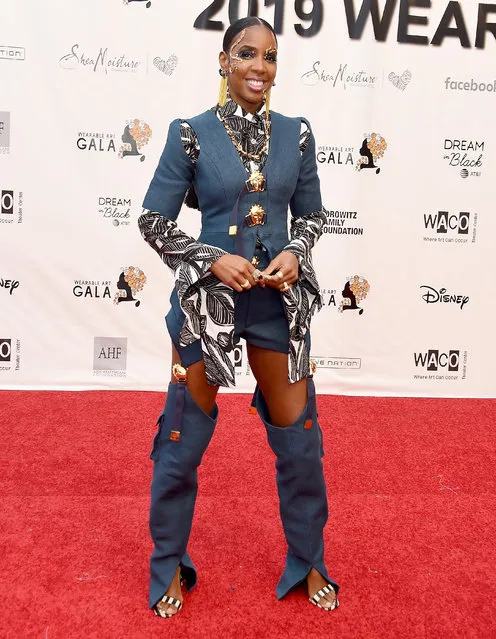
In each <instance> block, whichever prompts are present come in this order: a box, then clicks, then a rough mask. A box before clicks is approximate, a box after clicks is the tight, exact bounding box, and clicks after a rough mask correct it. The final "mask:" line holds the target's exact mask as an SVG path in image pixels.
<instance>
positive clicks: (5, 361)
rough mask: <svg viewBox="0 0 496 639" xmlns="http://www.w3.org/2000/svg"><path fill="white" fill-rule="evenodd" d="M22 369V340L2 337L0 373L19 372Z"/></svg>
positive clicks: (0, 341) (0, 339) (0, 343)
mask: <svg viewBox="0 0 496 639" xmlns="http://www.w3.org/2000/svg"><path fill="white" fill-rule="evenodd" d="M20 368H21V340H20V339H16V340H13V339H12V338H11V337H8V338H7V337H0V371H18V370H19V369H20Z"/></svg>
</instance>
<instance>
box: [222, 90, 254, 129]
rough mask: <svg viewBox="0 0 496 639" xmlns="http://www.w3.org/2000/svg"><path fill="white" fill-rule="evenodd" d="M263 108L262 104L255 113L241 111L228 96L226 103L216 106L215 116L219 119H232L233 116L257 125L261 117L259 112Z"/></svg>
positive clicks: (240, 107)
mask: <svg viewBox="0 0 496 639" xmlns="http://www.w3.org/2000/svg"><path fill="white" fill-rule="evenodd" d="M263 108H264V103H263V102H262V104H261V105H260V106H259V108H258V109H257V110H256V111H255V113H250V112H249V111H246V109H243V107H242V106H240V105H239V104H238V103H237V102H235V101H234V100H233V99H232V98H230V97H229V96H228V98H227V102H226V103H225V104H224V106H219V105H217V115H218V116H220V117H221V118H232V117H233V116H236V117H239V118H244V119H245V120H247V121H248V122H253V123H254V124H259V123H261V122H262V119H263V116H262V115H261V111H262V110H263Z"/></svg>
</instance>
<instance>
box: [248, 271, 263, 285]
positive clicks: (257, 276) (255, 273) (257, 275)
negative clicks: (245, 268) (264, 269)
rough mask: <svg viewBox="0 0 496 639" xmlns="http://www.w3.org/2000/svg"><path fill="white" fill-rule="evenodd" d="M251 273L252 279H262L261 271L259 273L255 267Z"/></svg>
mask: <svg viewBox="0 0 496 639" xmlns="http://www.w3.org/2000/svg"><path fill="white" fill-rule="evenodd" d="M251 275H252V277H253V279H254V280H255V282H258V281H259V280H263V275H262V273H260V271H259V270H258V268H256V269H255V270H254V271H253V273H252V274H251Z"/></svg>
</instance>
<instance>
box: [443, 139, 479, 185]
mask: <svg viewBox="0 0 496 639" xmlns="http://www.w3.org/2000/svg"><path fill="white" fill-rule="evenodd" d="M483 159H484V142H483V141H479V140H454V139H453V140H452V139H450V138H445V140H444V156H443V160H444V161H445V162H447V163H448V166H451V167H453V168H455V169H457V170H458V171H460V175H461V176H462V177H468V175H471V176H474V177H480V176H481V171H480V169H481V168H482V164H483ZM460 169H461V170H460ZM469 170H470V173H469Z"/></svg>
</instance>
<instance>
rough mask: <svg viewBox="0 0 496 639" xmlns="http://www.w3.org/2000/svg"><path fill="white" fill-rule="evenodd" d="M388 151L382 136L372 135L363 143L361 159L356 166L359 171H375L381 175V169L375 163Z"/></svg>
mask: <svg viewBox="0 0 496 639" xmlns="http://www.w3.org/2000/svg"><path fill="white" fill-rule="evenodd" d="M386 149H387V142H386V140H385V138H383V137H382V135H379V134H378V133H371V134H370V135H368V136H367V137H366V138H365V139H364V140H363V142H362V146H361V147H360V157H359V158H358V162H357V165H356V169H357V171H361V170H362V169H375V172H376V173H380V172H381V169H380V167H377V166H376V165H375V162H377V161H378V160H380V159H381V158H382V156H383V155H384V153H385V151H386Z"/></svg>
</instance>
